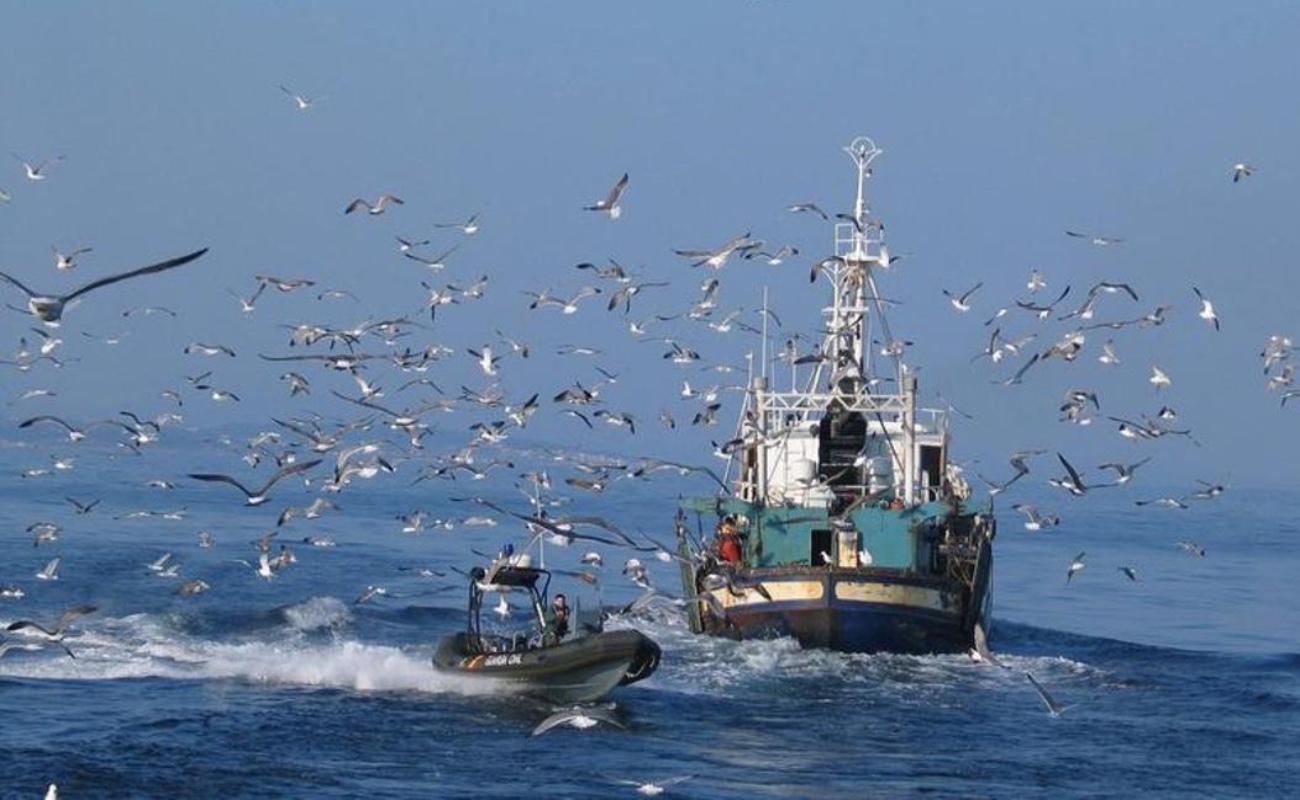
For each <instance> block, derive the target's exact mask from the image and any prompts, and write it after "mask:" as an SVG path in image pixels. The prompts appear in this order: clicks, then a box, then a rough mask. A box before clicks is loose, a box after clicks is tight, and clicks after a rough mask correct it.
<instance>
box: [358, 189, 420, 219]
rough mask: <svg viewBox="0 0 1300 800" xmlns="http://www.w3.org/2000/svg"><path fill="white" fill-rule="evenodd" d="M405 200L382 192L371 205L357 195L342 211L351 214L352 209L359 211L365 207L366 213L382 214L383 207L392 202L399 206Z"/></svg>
mask: <svg viewBox="0 0 1300 800" xmlns="http://www.w3.org/2000/svg"><path fill="white" fill-rule="evenodd" d="M405 202H406V201H404V200H403V199H402V198H400V197H398V196H397V195H395V194H391V193H389V192H384V193H383V194H381V195H379V199H378V200H376V201H375V204H374V205H373V206H372V205H370V204H369V203H367V202H366V201H365V200H362V199H361V198H360V197H358V198H356V199H355V200H353V201H352V202H351V203H348V207H347V208H345V209H343V213H344V214H351V213H352V212H353V211H360V210H362V209H365V212H366V213H367V214H372V215H373V214H382V213H384V209H386V208H388V206H390V205H392V204H394V203H396V204H397V205H399V206H400V205H404V204H405Z"/></svg>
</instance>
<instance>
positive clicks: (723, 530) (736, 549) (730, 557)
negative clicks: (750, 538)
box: [716, 514, 743, 564]
mask: <svg viewBox="0 0 1300 800" xmlns="http://www.w3.org/2000/svg"><path fill="white" fill-rule="evenodd" d="M716 533H717V538H718V557H719V558H721V559H722V560H723V561H726V562H727V563H729V564H739V563H740V561H741V559H742V557H743V555H742V553H741V548H740V531H739V530H738V529H737V528H736V518H735V517H733V516H731V515H730V514H728V515H727V516H725V517H723V518H722V521H721V522H719V523H718V529H717V531H716Z"/></svg>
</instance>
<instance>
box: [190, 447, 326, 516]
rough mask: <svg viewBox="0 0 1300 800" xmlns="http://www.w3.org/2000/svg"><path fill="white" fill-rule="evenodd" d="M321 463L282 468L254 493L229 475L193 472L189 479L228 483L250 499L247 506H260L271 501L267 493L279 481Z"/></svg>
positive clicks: (316, 461) (302, 463)
mask: <svg viewBox="0 0 1300 800" xmlns="http://www.w3.org/2000/svg"><path fill="white" fill-rule="evenodd" d="M320 462H321V459H319V458H317V459H314V460H312V461H302V462H299V463H296V464H289V465H288V466H285V467H281V468H280V470H279V471H278V472H276V473H275V474H274V475H272V476H271V477H270V479H269V480H268V481H267V482H266V483H265V484H264V485H263V486H262V488H260V489H258V490H257V491H253V490H251V489H249V488H248V487H247V486H245V485H244V484H242V483H240V482H239V481H237V480H235V479H234V478H232V477H230V476H229V475H220V474H214V473H207V472H197V473H196V472H191V473H190V474H189V477H191V478H193V479H194V480H196V481H219V482H221V483H228V484H230V485H231V486H234V487H235V488H237V489H239V491H241V492H243V493H244V495H245V496H246V497H247V498H248V499H247V501H246V502H245V505H250V506H259V505H261V504H262V503H265V502H266V501H267V500H268V499H270V498H269V497H268V496H267V492H269V491H271V487H272V486H274V485H275V484H276V482H277V481H279V480H280V479H282V478H286V477H288V476H290V475H295V474H297V473H299V472H304V471H306V470H309V469H311V468H312V467H314V466H316V465H317V464H319V463H320Z"/></svg>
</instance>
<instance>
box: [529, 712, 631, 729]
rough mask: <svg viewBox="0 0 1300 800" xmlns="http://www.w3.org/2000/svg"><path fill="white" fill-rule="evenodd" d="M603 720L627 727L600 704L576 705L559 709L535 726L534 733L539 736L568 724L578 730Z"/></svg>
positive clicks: (608, 723)
mask: <svg viewBox="0 0 1300 800" xmlns="http://www.w3.org/2000/svg"><path fill="white" fill-rule="evenodd" d="M602 722H603V723H605V724H606V725H613V726H614V727H615V728H624V729H626V727H627V726H625V725H623V723H621V722H619V721H618V720H617V719H615V718H614V715H613V714H612V713H610V710H609V709H607V708H604V707H600V706H596V707H592V708H581V707H574V708H571V709H566V710H564V711H557V712H556V713H554V714H552V715H550V716H549V717H547V718H546V719H544V720H542V721H541V722H540V723H538V725H537V727H536V728H533V735H534V736H537V735H539V734H543V733H546V732H547V731H549V730H551V729H552V728H556V727H558V726H560V725H568V726H570V727H573V728H577V729H578V730H586V729H587V728H594V727H596V726H597V725H599V724H600V723H602Z"/></svg>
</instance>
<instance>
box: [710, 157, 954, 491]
mask: <svg viewBox="0 0 1300 800" xmlns="http://www.w3.org/2000/svg"><path fill="white" fill-rule="evenodd" d="M844 151H845V152H846V153H847V154H848V155H849V157H850V158H851V159H852V160H853V163H854V168H855V170H856V173H857V192H856V195H855V198H854V204H853V213H852V215H844V214H841V215H839V217H840V218H843V219H845V220H846V221H845V222H840V223H836V225H835V254H834V256H832V257H831V258H828V259H826V260H824V261H823V262H821V264H819V265H818V266H817V267H816V268H817V269H819V270H820V271H821V272H822V273H823V274H824V275H825V276H826V278H827V279H828V280H829V282H830V283H831V287H832V293H831V305H830V306H828V307H826V308H824V309H823V310H822V314H823V315H824V316H825V317H826V330H825V332H824V338H823V340H822V344H821V359H820V360H819V361H818V362H817V365H816V367H815V368H814V369H813V371H812V374H811V375H810V376H809V377H808V380H807V382H806V383H805V384H804V385H805V388H804V389H803V390H800V389H799V388H797V369H795V370H794V371H793V372H792V375H791V379H792V387H791V390H790V391H788V392H779V391H772V390H771V388H770V385H769V382H768V377H767V358H766V354H767V343H766V325H764V342H763V350H762V353H763V358H762V361H761V364H762V368H761V374H760V375H757V376H756V375H754V373H753V362H752V358H751V359H750V370H749V373H750V374H749V391H748V392H747V393H746V399H745V403H744V407H743V408H742V411H741V416H740V420H739V422H738V429H737V431H736V438H737V439H739V440H740V441H742V442H745V443H746V444H747V445H756V453H755V456H756V459H755V461H756V463H752V464H749V465H747V467H746V468H744V470H743V471H742V474H741V475H740V476H739V481H738V482H739V484H740V487H739V488H740V491H741V494H742V496H746V497H749V498H751V499H753V498H766V497H767V494H768V480H769V465H768V464H767V455H768V453H767V451H768V448H767V447H766V446H765V442H766V441H768V440H769V437H771V436H774V435H779V430H778V426H783V425H785V424H786V420H788V419H790V418H791V417H793V418H794V419H796V420H799V421H809V420H813V419H818V420H820V418H821V417H822V416H823V415H824V414H825V413H826V412H827V411H828V410H829V409H831V408H832V407H838V408H842V409H844V410H846V411H853V412H860V413H862V414H863V415H865V416H866V417H867V418H868V419H871V418H874V419H876V420H878V421H879V422H880V425H881V427H882V428H885V429H886V430H884V431H882V432H883V433H885V434H886V435H892V434H891V432H890V431H889V430H887V428H889V427H890V426H889V424H888V423H890V422H892V423H896V424H897V428H898V434H899V435H901V437H902V441H901V443H900V444H901V445H902V446H901V448H900V449H899V450H897V451H896V452H897V459H898V461H899V464H898V467H899V470H900V472H901V475H899V476H897V477H896V478H895V484H896V490H897V491H898V492H899V493H900V494H901V495H902V497H903V499H904V501H905V502H907V503H909V504H910V503H913V502H915V501H916V499H917V498H916V487H915V480H916V475H917V469H918V464H917V453H916V432H917V431H916V426H917V416H918V409H917V408H916V381H915V378H914V377H913V375H912V373H911V371H910V370H909V369H908V367H907V365H906V364H905V363H904V361H903V347H904V346H905V345H903V344H902V343H898V342H896V340H895V339H894V338H893V334H892V333H891V331H890V329H889V322H888V317H887V315H886V314H885V302H886V301H885V300H884V298H883V297H881V295H880V292H879V289H878V288H877V285H876V276H875V271H874V268H875V267H880V268H882V269H888V267H889V249H888V247H887V246H886V244H885V240H884V239H885V237H884V226H883V225H882V224H880V223H879V222H878V221H877V220H875V219H873V218H872V216H871V210H870V205H869V203H868V202H867V194H866V183H867V179H868V178H870V177H871V174H872V168H871V164H872V162H873V161H874V160H875V159H876V157H877V156H879V155H880V154H881V153H882V152H883V151H882V150H881V149H880V148H878V147H877V146H876V144H875V142H873V141H872V140H871V139H870V138H868V137H866V136H860V137H858V138H856V139H854V140H853V142H852V143H850V144H849V146H848V147H846V148H844ZM764 304H765V305H766V295H764ZM765 319H766V317H765ZM873 326H876V327H878V328H879V332H880V336H881V337H882V338H881V341H882V345H883V346H882V348H881V351H880V352H879V355H880V357H882V358H888V359H889V360H890V361H891V362H892V370H891V371H892V373H893V374H892V376H891V378H890V379H892V380H893V381H894V385H895V387H896V391H894V392H892V393H877V392H874V391H872V388H873V387H874V386H875V385H876V384H877V382H878V381H879V380H881V379H882V377H881V376H880V375H879V374H878V373H877V370H876V361H877V358H876V356H877V352H876V351H875V350H874V349H873V347H872V344H873V343H874V340H873V339H872V327H873ZM920 413H921V414H923V415H925V416H927V417H929V420H928V422H929V424H930V426H932V427H931V430H933V431H935V432H938V433H940V434H941V435H943V436H944V438H945V439H946V433H947V418H946V415H945V414H944V413H943V412H942V411H940V410H937V409H924V410H921V411H920ZM891 447H892V445H891ZM735 452H736V451H735V450H733V451H732V453H731V454H730V455H729V457H728V464H727V472H728V474H729V475H730V473H731V468H732V467H733V466H734V464H735Z"/></svg>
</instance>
